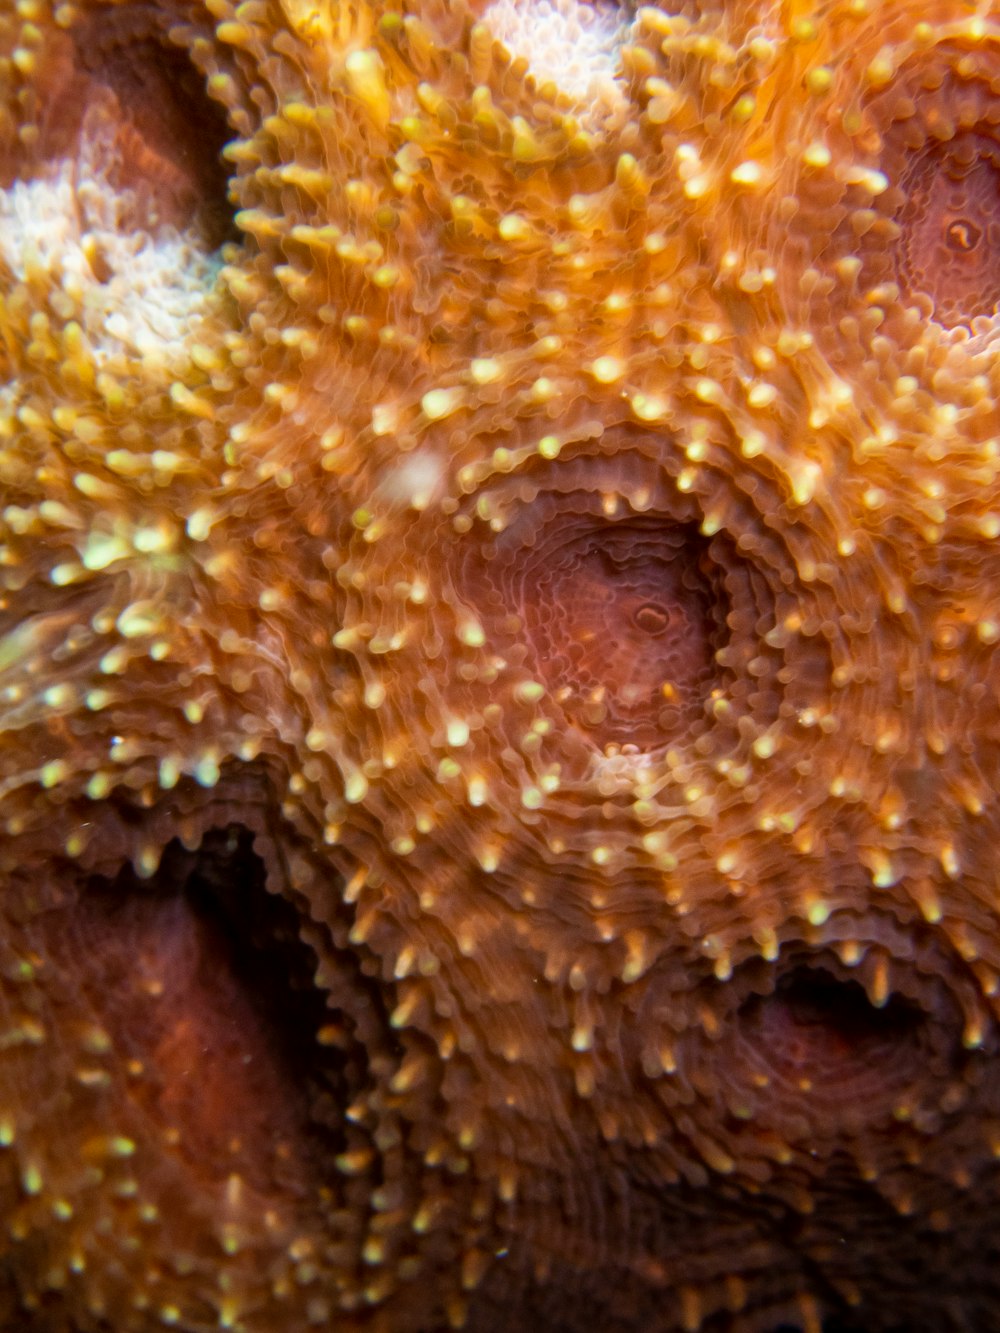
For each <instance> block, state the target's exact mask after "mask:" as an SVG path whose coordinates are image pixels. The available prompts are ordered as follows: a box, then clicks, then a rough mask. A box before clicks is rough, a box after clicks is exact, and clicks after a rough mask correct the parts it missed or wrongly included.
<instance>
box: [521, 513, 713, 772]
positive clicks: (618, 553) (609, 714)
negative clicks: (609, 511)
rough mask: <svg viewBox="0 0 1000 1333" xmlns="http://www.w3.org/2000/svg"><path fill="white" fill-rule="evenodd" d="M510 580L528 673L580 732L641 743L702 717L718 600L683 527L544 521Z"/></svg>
mask: <svg viewBox="0 0 1000 1333" xmlns="http://www.w3.org/2000/svg"><path fill="white" fill-rule="evenodd" d="M516 582H517V588H518V593H519V596H518V604H519V609H520V610H521V612H522V614H523V617H524V621H525V625H526V628H527V634H528V638H529V641H530V643H531V646H532V649H533V656H534V657H535V658H536V661H537V670H538V671H539V673H540V674H541V675H542V677H543V678H544V679H545V681H546V683H547V684H548V685H549V687H550V688H551V689H552V691H553V693H554V695H555V697H556V698H557V699H558V700H559V702H560V703H561V704H562V706H563V709H564V711H565V713H566V714H567V716H568V717H569V719H570V720H571V721H572V722H573V723H574V724H575V725H576V726H578V727H579V728H580V729H581V730H582V731H583V732H584V733H585V734H587V735H589V736H591V737H592V738H594V739H595V740H596V741H597V742H598V743H601V744H607V743H623V742H630V743H632V744H635V745H638V746H639V747H640V748H641V749H650V748H653V747H655V746H656V745H658V744H663V743H665V742H667V741H670V740H674V741H676V740H679V739H680V738H681V737H682V736H683V734H684V733H685V731H686V730H687V729H688V728H689V727H690V726H691V724H692V723H693V722H694V721H696V720H697V718H698V717H699V716H701V714H702V713H703V710H704V707H705V700H706V698H707V696H708V695H709V694H710V691H711V688H712V686H713V684H714V683H715V682H716V679H717V667H716V661H715V653H716V650H717V649H718V648H720V647H721V646H723V644H724V643H725V641H726V628H725V622H726V614H727V612H728V610H729V607H728V599H727V597H726V595H725V591H724V589H723V587H722V576H721V572H720V571H719V570H718V569H717V567H716V566H715V564H714V562H713V561H712V560H711V558H710V555H709V553H708V543H707V542H706V540H705V539H704V538H703V537H701V535H700V534H699V533H698V531H697V528H696V527H695V526H694V525H691V524H671V523H663V522H658V521H656V520H651V519H649V518H648V517H635V518H633V519H631V520H625V521H617V522H613V523H593V522H591V521H589V520H584V521H578V522H577V523H576V524H575V530H574V527H570V529H569V531H568V533H567V532H566V531H565V529H564V528H563V529H561V530H560V532H559V534H558V535H557V536H556V537H554V536H553V535H552V533H551V532H550V531H548V530H546V531H543V533H542V534H541V535H540V537H539V539H538V542H537V545H536V547H535V548H534V550H533V551H532V552H531V553H530V555H529V557H528V558H526V559H525V560H524V561H523V564H522V568H521V569H520V570H519V572H518V574H517V580H516Z"/></svg>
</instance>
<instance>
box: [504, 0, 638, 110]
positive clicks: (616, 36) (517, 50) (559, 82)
mask: <svg viewBox="0 0 1000 1333" xmlns="http://www.w3.org/2000/svg"><path fill="white" fill-rule="evenodd" d="M483 21H484V22H485V23H486V24H487V25H488V26H489V28H490V31H491V32H492V33H493V35H494V37H496V38H497V40H498V41H500V42H502V43H503V44H504V46H505V47H506V48H507V50H508V51H509V52H510V53H511V55H513V56H519V57H522V58H523V59H525V60H527V62H528V65H529V68H530V69H531V72H532V74H533V75H534V76H535V78H536V80H537V81H538V82H539V83H547V82H552V83H554V84H555V85H556V86H557V87H558V88H559V89H561V91H562V92H564V93H566V95H567V96H568V97H571V98H573V100H574V101H576V102H580V103H581V104H590V105H594V104H600V103H602V102H603V103H610V104H613V103H615V102H616V101H618V99H619V98H620V96H621V90H620V86H619V81H618V75H619V55H618V53H619V51H620V49H621V46H622V44H623V43H624V41H625V40H626V38H627V36H628V33H629V30H630V28H631V24H632V14H631V12H630V10H629V8H627V7H626V6H625V5H621V4H613V3H602V0H596V2H595V3H594V4H584V3H581V0H493V3H492V4H490V5H488V6H487V8H486V10H485V12H484V14H483Z"/></svg>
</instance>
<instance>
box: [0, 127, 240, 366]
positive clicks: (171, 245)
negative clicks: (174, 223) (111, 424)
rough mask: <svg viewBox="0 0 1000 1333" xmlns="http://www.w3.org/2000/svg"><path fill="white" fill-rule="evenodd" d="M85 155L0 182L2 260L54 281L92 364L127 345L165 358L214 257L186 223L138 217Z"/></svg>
mask: <svg viewBox="0 0 1000 1333" xmlns="http://www.w3.org/2000/svg"><path fill="white" fill-rule="evenodd" d="M88 157H89V155H88V154H87V153H86V152H84V153H83V154H81V156H80V157H79V158H76V159H74V160H72V161H67V162H63V163H61V164H60V165H58V166H57V167H55V168H53V169H52V170H51V171H50V172H49V174H48V175H46V176H45V177H39V178H36V179H34V180H29V181H16V182H15V183H14V185H12V186H11V188H10V189H8V190H0V262H2V263H3V264H5V265H6V266H7V268H8V269H9V270H10V272H11V273H12V274H13V276H14V277H15V279H19V280H21V281H24V280H25V279H29V278H32V277H36V276H38V275H44V276H46V277H48V278H49V280H50V281H51V283H52V285H53V287H55V288H62V291H63V292H64V293H65V296H66V297H67V298H68V299H69V301H70V302H71V304H72V307H73V308H74V318H77V319H79V321H80V323H81V325H82V328H83V331H84V333H85V334H86V336H87V339H88V342H89V343H90V345H91V347H92V349H93V352H94V356H95V359H96V361H97V363H98V364H99V365H103V364H107V362H108V361H109V360H110V359H112V358H114V357H116V356H121V355H125V356H127V357H130V358H136V357H137V358H140V359H142V360H145V361H147V362H157V363H161V364H162V365H164V366H165V367H167V368H169V367H170V366H171V365H172V364H173V363H174V362H175V361H179V360H182V359H183V358H184V351H183V348H184V344H185V343H190V341H191V340H192V338H193V337H196V336H197V328H198V325H199V324H200V323H201V321H202V319H203V318H204V314H205V308H206V304H207V301H208V297H209V294H210V293H211V291H212V288H213V286H214V282H215V275H216V273H217V271H218V267H219V261H218V259H217V258H216V257H214V256H213V255H211V254H208V253H206V251H205V249H204V247H203V246H202V245H201V244H200V240H199V238H198V237H197V236H196V235H195V234H194V233H183V232H178V231H177V230H176V228H174V227H170V226H160V227H156V228H154V229H150V230H146V229H144V228H142V227H136V225H135V221H134V200H133V199H132V198H131V197H130V196H128V195H124V194H122V195H119V194H116V193H115V192H114V191H113V190H112V189H110V187H109V186H108V185H107V183H106V181H105V180H104V179H102V177H101V175H100V173H99V172H98V173H96V174H91V172H90V171H89V170H88V166H89V165H90V163H89V161H88Z"/></svg>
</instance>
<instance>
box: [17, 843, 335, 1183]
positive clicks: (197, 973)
mask: <svg viewBox="0 0 1000 1333" xmlns="http://www.w3.org/2000/svg"><path fill="white" fill-rule="evenodd" d="M267 878H268V876H267V870H266V868H265V865H264V862H263V861H262V859H261V857H260V856H258V855H257V854H256V852H255V851H254V839H253V835H252V834H251V833H250V832H249V831H248V830H247V829H245V828H241V827H240V826H238V825H230V826H228V827H226V828H217V829H213V830H211V831H210V832H208V833H207V834H206V835H205V836H204V838H203V839H202V841H201V844H200V846H199V847H198V849H197V850H195V851H190V850H187V849H186V848H185V847H183V846H182V845H181V844H180V843H179V842H177V841H173V842H171V843H170V844H168V846H167V847H166V849H165V850H164V854H163V857H162V859H161V862H160V865H159V868H158V869H157V870H156V871H155V873H154V874H153V875H151V876H150V877H149V878H147V879H142V878H140V877H139V876H138V875H137V874H136V872H135V871H134V870H133V869H132V867H131V866H130V865H126V866H125V867H123V869H122V870H121V871H119V872H118V873H117V874H116V875H114V876H113V877H95V878H92V879H90V880H88V881H87V882H86V883H85V884H83V885H81V886H80V890H79V892H78V894H77V896H76V900H75V902H73V903H72V904H70V905H67V906H66V907H65V908H63V909H60V910H57V911H55V912H52V913H49V914H47V915H46V917H45V918H43V920H44V922H45V930H46V934H47V936H48V937H49V938H48V941H47V949H48V950H50V951H51V952H52V953H54V954H55V955H56V956H57V957H58V958H59V966H60V968H61V970H62V971H63V973H64V974H65V975H66V976H67V977H68V978H70V979H71V981H72V983H73V986H74V990H75V993H76V995H77V996H79V998H80V1002H81V1004H82V1005H83V1006H84V1007H85V1008H86V1009H89V1010H90V1012H91V1014H92V1016H93V1020H94V1021H96V1022H97V1023H98V1024H99V1026H100V1028H101V1029H102V1030H103V1031H104V1032H106V1033H107V1034H108V1037H109V1040H110V1042H111V1044H112V1048H113V1049H114V1050H115V1051H117V1052H119V1053H120V1055H121V1057H122V1058H123V1059H124V1060H125V1061H127V1062H129V1064H128V1067H129V1068H132V1069H134V1070H137V1071H140V1070H141V1071H142V1072H141V1074H136V1075H135V1076H134V1078H133V1084H134V1086H133V1091H132V1096H133V1098H134V1099H135V1101H136V1102H137V1103H138V1104H139V1105H141V1106H142V1107H143V1108H144V1110H145V1113H146V1114H147V1115H148V1116H150V1117H151V1118H152V1119H153V1120H154V1121H155V1122H161V1123H164V1124H166V1125H168V1126H169V1127H170V1130H171V1133H174V1134H176V1136H177V1143H178V1151H179V1153H180V1155H181V1156H182V1157H183V1158H185V1159H186V1160H187V1161H188V1163H189V1166H190V1167H191V1168H192V1169H194V1170H195V1171H196V1172H197V1173H198V1174H199V1176H200V1177H205V1178H210V1177H212V1176H214V1175H216V1174H217V1173H219V1172H220V1171H222V1172H225V1171H230V1170H238V1171H239V1172H240V1173H241V1174H242V1176H243V1177H244V1179H246V1180H247V1182H248V1183H249V1184H251V1185H252V1186H253V1187H255V1188H257V1189H258V1190H259V1191H260V1192H261V1193H262V1195H264V1196H265V1197H266V1196H268V1195H270V1194H272V1193H273V1192H274V1191H275V1190H284V1189H287V1188H292V1189H295V1190H298V1189H301V1187H302V1185H303V1184H304V1182H305V1180H306V1179H307V1178H308V1174H309V1172H310V1171H312V1170H314V1169H315V1168H316V1167H317V1166H318V1167H319V1169H321V1170H323V1169H324V1164H325V1165H327V1166H328V1165H329V1163H330V1162H331V1161H332V1158H333V1156H334V1155H335V1154H336V1153H338V1152H340V1151H342V1150H343V1147H344V1124H343V1117H342V1110H343V1107H344V1105H345V1104H346V1103H347V1102H348V1101H349V1099H350V1095H351V1093H350V1088H349V1084H350V1083H351V1080H352V1072H353V1074H354V1076H356V1074H357V1069H354V1070H353V1071H352V1067H351V1066H352V1060H351V1046H352V1042H351V1040H350V1028H349V1026H348V1027H347V1028H346V1029H345V1031H344V1033H343V1037H344V1040H341V1041H337V1040H334V1039H331V1038H330V1037H329V1035H328V1034H331V1033H333V1034H336V1031H337V1030H338V1025H339V1026H340V1027H343V1023H342V1022H341V1019H342V1016H341V1015H340V1014H339V1013H338V1011H336V1010H333V1009H332V1008H330V1007H329V1004H328V997H327V996H326V995H325V994H324V992H323V991H322V989H321V988H320V987H319V986H318V985H317V984H316V974H317V969H318V960H317V956H316V953H315V952H314V949H313V948H312V947H311V946H310V944H308V943H307V942H306V940H305V938H304V937H303V922H302V920H301V919H300V914H299V912H298V910H297V909H296V907H295V906H294V904H292V903H291V902H289V901H287V900H286V899H285V898H283V897H280V896H278V895H276V894H274V893H272V892H269V890H268V887H267ZM309 1163H311V1164H312V1165H311V1166H310V1165H308V1164H309Z"/></svg>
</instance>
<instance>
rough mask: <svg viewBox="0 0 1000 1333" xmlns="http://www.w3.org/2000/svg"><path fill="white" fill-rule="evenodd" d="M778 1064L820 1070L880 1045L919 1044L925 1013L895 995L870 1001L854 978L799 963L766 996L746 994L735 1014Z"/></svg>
mask: <svg viewBox="0 0 1000 1333" xmlns="http://www.w3.org/2000/svg"><path fill="white" fill-rule="evenodd" d="M740 1021H741V1023H742V1024H743V1026H744V1027H745V1028H746V1029H747V1030H754V1029H756V1030H757V1032H758V1033H759V1036H760V1038H761V1039H762V1041H763V1042H765V1043H766V1044H767V1045H768V1046H770V1047H771V1048H772V1050H773V1051H774V1052H775V1053H777V1052H779V1051H780V1053H781V1057H782V1061H783V1063H786V1064H788V1065H789V1066H795V1065H801V1066H802V1067H803V1068H809V1067H812V1066H818V1067H821V1068H823V1069H826V1070H830V1069H831V1068H832V1067H834V1066H836V1065H838V1064H847V1065H850V1064H854V1063H858V1064H862V1065H864V1064H867V1063H868V1061H869V1060H871V1059H873V1058H875V1057H876V1056H877V1054H878V1052H880V1051H881V1050H883V1049H884V1048H886V1047H891V1048H892V1049H893V1050H894V1051H897V1052H899V1051H900V1050H901V1049H903V1048H912V1049H913V1052H914V1054H916V1052H917V1051H919V1049H920V1047H921V1041H922V1037H923V1035H924V1032H923V1030H924V1027H925V1025H926V1023H927V1015H926V1014H925V1013H924V1011H923V1010H922V1009H921V1008H919V1006H917V1005H916V1004H914V1003H913V1002H912V1001H910V1000H908V999H906V998H905V997H903V996H901V995H897V994H892V995H889V996H888V997H887V998H886V1000H885V1002H884V1003H882V1004H875V1003H874V1002H873V1001H872V999H871V998H870V997H869V995H868V994H867V992H866V991H865V988H864V987H863V986H862V985H861V984H860V982H857V981H853V980H842V979H840V978H838V977H835V976H834V975H833V974H832V973H831V972H829V971H828V970H827V969H826V968H824V967H811V966H807V965H800V966H796V967H794V968H793V969H792V970H791V971H790V972H788V973H786V974H785V975H784V976H783V977H781V978H780V980H779V981H778V984H777V986H776V988H775V990H774V992H773V994H771V995H766V996H760V995H755V996H752V997H751V998H750V999H749V1000H747V1001H746V1002H745V1003H744V1005H743V1007H742V1009H741V1013H740Z"/></svg>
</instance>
